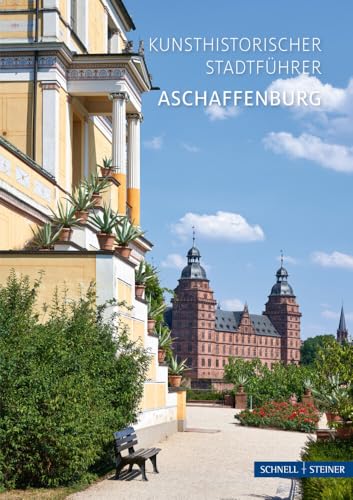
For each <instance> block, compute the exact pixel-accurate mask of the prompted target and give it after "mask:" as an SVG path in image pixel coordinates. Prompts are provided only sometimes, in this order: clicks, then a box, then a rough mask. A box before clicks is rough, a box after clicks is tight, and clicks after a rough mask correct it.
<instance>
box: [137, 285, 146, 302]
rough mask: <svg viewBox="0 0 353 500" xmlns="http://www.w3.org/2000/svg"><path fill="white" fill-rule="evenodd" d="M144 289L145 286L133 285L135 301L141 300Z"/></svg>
mask: <svg viewBox="0 0 353 500" xmlns="http://www.w3.org/2000/svg"><path fill="white" fill-rule="evenodd" d="M145 288H146V287H145V285H140V284H136V285H135V296H136V298H137V299H143V294H144V291H145Z"/></svg>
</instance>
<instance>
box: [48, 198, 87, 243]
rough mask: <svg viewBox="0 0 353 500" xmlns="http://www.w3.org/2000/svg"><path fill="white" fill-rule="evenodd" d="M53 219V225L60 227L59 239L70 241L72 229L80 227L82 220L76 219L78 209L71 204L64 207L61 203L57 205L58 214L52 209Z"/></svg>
mask: <svg viewBox="0 0 353 500" xmlns="http://www.w3.org/2000/svg"><path fill="white" fill-rule="evenodd" d="M50 210H51V212H52V214H53V217H52V220H53V223H54V224H56V225H57V226H60V235H59V239H60V240H61V241H69V240H70V239H71V235H72V228H73V227H75V226H78V224H79V222H80V219H77V217H76V209H75V207H74V206H72V205H71V204H70V203H66V205H65V206H64V205H63V204H62V203H61V202H59V203H58V204H57V212H54V210H52V209H50Z"/></svg>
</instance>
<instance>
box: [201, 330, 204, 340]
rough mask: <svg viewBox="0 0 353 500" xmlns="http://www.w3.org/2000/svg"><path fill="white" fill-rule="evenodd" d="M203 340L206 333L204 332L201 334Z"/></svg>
mask: <svg viewBox="0 0 353 500" xmlns="http://www.w3.org/2000/svg"><path fill="white" fill-rule="evenodd" d="M201 338H203V339H204V338H205V332H204V331H202V332H201Z"/></svg>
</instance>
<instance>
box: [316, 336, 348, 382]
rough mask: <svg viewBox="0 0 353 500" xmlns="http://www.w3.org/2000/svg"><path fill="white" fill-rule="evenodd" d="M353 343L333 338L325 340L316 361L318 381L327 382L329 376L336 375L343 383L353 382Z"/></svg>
mask: <svg viewBox="0 0 353 500" xmlns="http://www.w3.org/2000/svg"><path fill="white" fill-rule="evenodd" d="M352 366H353V345H352V344H348V343H344V344H339V343H338V342H336V340H335V339H334V337H333V338H329V339H327V340H326V341H325V344H324V346H323V347H322V348H321V349H320V350H319V352H318V354H317V357H316V359H315V362H314V368H315V370H314V373H315V374H316V377H317V378H316V380H317V383H318V384H320V385H322V384H323V385H324V386H325V384H327V382H328V379H329V377H331V376H333V375H336V376H338V377H339V379H340V381H341V382H342V383H353V370H352Z"/></svg>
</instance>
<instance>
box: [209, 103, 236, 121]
mask: <svg viewBox="0 0 353 500" xmlns="http://www.w3.org/2000/svg"><path fill="white" fill-rule="evenodd" d="M239 112H240V111H239V108H236V107H235V106H227V107H225V106H219V105H218V104H211V106H208V107H207V108H206V109H205V113H206V115H207V116H208V118H209V119H210V120H211V122H213V121H216V120H226V119H227V118H233V117H234V116H237V115H238V114H239Z"/></svg>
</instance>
